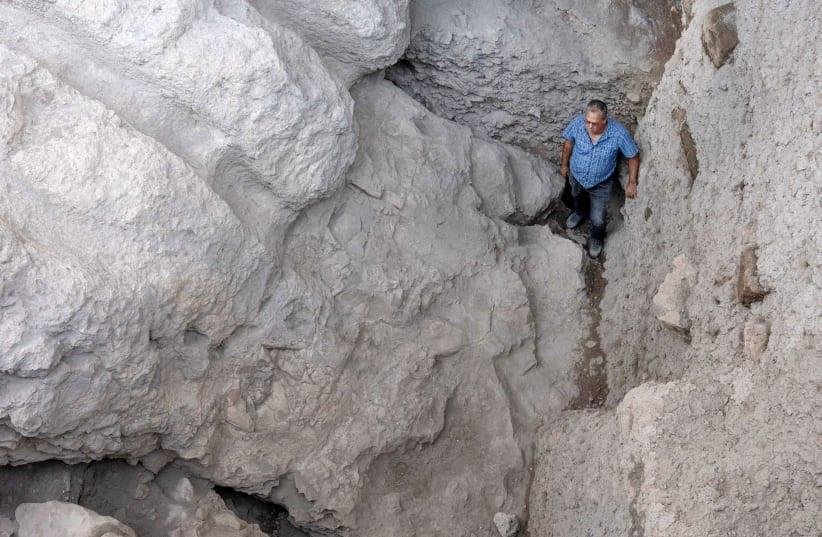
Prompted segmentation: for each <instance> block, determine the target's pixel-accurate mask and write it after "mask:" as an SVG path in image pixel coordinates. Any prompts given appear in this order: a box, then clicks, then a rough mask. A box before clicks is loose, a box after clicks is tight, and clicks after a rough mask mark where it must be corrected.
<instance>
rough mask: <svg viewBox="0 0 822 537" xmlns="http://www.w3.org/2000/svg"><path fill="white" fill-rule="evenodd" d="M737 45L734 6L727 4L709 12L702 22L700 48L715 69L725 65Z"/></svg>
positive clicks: (737, 37)
mask: <svg viewBox="0 0 822 537" xmlns="http://www.w3.org/2000/svg"><path fill="white" fill-rule="evenodd" d="M738 44H739V36H738V35H737V33H736V6H735V5H734V4H733V3H729V4H725V5H722V6H719V7H717V8H714V9H712V10H711V11H709V12H708V14H707V15H706V16H705V20H703V21H702V46H703V48H704V49H705V53H706V54H707V55H708V57H709V58H710V59H711V62H713V64H714V66H715V67H716V68H717V69H718V68H720V67H722V66H723V65H725V62H727V61H728V58H730V57H731V53H732V52H733V51H734V49H735V48H736V45H738Z"/></svg>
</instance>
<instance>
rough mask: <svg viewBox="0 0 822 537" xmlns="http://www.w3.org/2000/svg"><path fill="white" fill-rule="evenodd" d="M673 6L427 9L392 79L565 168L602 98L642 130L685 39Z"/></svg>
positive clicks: (643, 2) (489, 3)
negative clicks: (593, 103)
mask: <svg viewBox="0 0 822 537" xmlns="http://www.w3.org/2000/svg"><path fill="white" fill-rule="evenodd" d="M678 6H679V2H676V1H673V0H665V1H658V0H631V1H629V2H612V3H602V2H571V1H568V0H551V1H548V2H512V1H507V2H500V1H498V0H455V1H449V2H442V1H440V0H417V1H416V2H414V3H413V4H412V5H411V41H410V46H409V48H408V50H407V51H406V53H405V56H404V58H403V61H401V62H400V63H399V64H398V65H397V66H395V67H393V68H392V69H390V70H389V71H388V77H389V78H390V79H391V80H393V81H395V82H396V83H397V84H398V85H399V86H400V87H402V88H403V89H404V90H406V91H407V92H409V93H410V94H411V95H413V96H414V97H415V98H417V99H418V100H420V101H421V102H423V103H425V104H426V106H428V107H429V108H430V109H431V110H433V111H434V112H435V113H437V114H439V115H441V116H443V117H446V118H449V119H454V120H455V121H457V122H458V123H461V124H464V125H470V126H471V127H473V128H475V129H477V130H478V131H479V132H481V133H483V134H485V135H488V136H491V137H493V138H495V139H498V140H502V141H504V142H508V143H513V144H516V145H518V146H521V147H524V148H527V149H529V150H531V151H533V152H537V153H539V154H541V155H542V156H543V157H547V158H549V159H551V160H554V161H556V160H558V158H559V150H558V148H557V147H556V146H557V142H558V141H559V139H560V135H561V132H562V129H563V128H564V127H565V125H566V124H567V121H568V120H569V119H570V118H571V117H572V116H574V115H575V114H578V113H581V110H582V108H583V106H584V104H585V103H586V102H587V101H588V100H590V99H593V98H600V99H603V100H605V101H607V102H608V103H609V106H610V108H611V110H612V112H613V114H614V115H615V116H616V117H619V118H620V119H621V120H623V121H624V122H626V123H627V124H629V125H634V124H635V123H636V119H637V118H638V116H640V115H641V113H642V111H643V109H644V108H645V104H646V103H647V101H648V98H649V97H650V95H651V92H652V90H653V88H654V86H655V85H656V83H657V81H658V80H659V76H660V75H661V74H662V68H663V64H664V62H665V61H667V59H668V58H669V57H670V55H671V53H672V52H673V48H674V43H675V41H676V38H677V37H678V36H679V32H680V26H681V20H680V19H681V14H680V12H679V11H678V9H679V7H678Z"/></svg>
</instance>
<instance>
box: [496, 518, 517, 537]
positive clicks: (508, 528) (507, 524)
mask: <svg viewBox="0 0 822 537" xmlns="http://www.w3.org/2000/svg"><path fill="white" fill-rule="evenodd" d="M494 525H495V526H496V527H497V531H498V532H499V534H500V535H501V536H502V537H514V536H515V535H516V534H517V530H519V520H517V517H516V516H514V515H511V514H509V513H497V514H495V515H494Z"/></svg>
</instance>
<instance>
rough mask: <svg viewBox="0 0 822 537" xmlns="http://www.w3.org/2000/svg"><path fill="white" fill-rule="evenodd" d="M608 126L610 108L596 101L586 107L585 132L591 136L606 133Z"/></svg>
mask: <svg viewBox="0 0 822 537" xmlns="http://www.w3.org/2000/svg"><path fill="white" fill-rule="evenodd" d="M607 124H608V107H607V106H606V105H605V103H604V102H602V101H599V100H597V99H594V100H593V101H590V102H589V103H588V106H586V107H585V130H587V131H588V134H590V135H591V136H597V135H599V134H602V133H603V132H605V126H606V125H607Z"/></svg>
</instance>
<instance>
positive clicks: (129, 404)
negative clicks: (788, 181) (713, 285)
mask: <svg viewBox="0 0 822 537" xmlns="http://www.w3.org/2000/svg"><path fill="white" fill-rule="evenodd" d="M259 4H263V3H262V2H259ZM278 4H281V5H282V7H283V10H282V12H283V13H286V14H287V12H289V9H297V8H296V7H294V6H298V5H299V3H296V2H283V3H277V2H272V3H271V4H270V5H268V7H267V8H264V6H262V5H260V6H259V7H260V11H257V10H256V9H255V8H254V7H253V6H251V5H249V4H245V3H243V2H231V1H225V2H199V1H198V2H188V1H184V0H180V1H178V2H172V3H171V4H169V3H163V4H162V5H160V4H154V3H151V2H138V3H133V2H129V3H127V4H126V3H122V4H116V5H114V4H113V5H111V6H101V5H98V4H94V5H91V4H86V3H82V2H71V1H69V0H65V1H63V0H60V1H57V2H42V3H37V2H35V3H31V2H7V3H5V4H3V5H2V6H0V43H2V44H0V65H2V66H3V70H2V73H3V76H2V78H0V102H2V103H3V106H4V109H5V110H7V111H8V114H6V115H5V116H4V119H3V120H2V122H0V139H2V140H3V145H2V147H0V191H1V192H2V195H0V229H2V233H0V240H2V243H0V244H2V246H1V247H0V252H2V254H1V255H0V262H2V267H3V269H2V273H1V274H2V278H3V279H2V284H0V300H2V303H3V308H4V312H3V316H2V318H0V349H1V352H0V370H1V371H2V375H3V376H2V386H3V389H2V390H0V417H1V418H2V422H0V441H1V442H0V462H2V463H5V464H21V463H26V462H33V461H39V460H46V459H59V460H63V461H68V462H79V461H89V460H96V459H100V458H125V459H129V460H132V461H137V460H142V461H144V465H145V467H146V468H149V469H151V471H152V472H160V471H161V468H162V467H163V466H164V465H165V464H167V463H168V462H169V460H170V459H175V460H176V461H177V464H178V465H179V466H180V467H184V468H185V469H186V470H187V471H188V472H190V473H192V474H193V475H195V476H199V477H201V478H205V479H209V480H211V481H212V482H214V483H217V484H220V485H224V486H228V487H232V488H235V489H237V490H241V491H244V492H247V493H250V494H254V495H256V496H258V497H262V498H265V499H267V500H269V501H273V502H276V503H279V504H282V505H285V506H286V507H287V508H288V510H289V513H290V515H291V517H292V519H293V520H294V521H295V522H296V523H298V524H300V525H302V526H303V527H305V528H306V529H308V530H311V531H313V532H315V533H322V532H325V533H329V532H332V533H334V534H338V535H382V536H386V537H389V536H392V535H396V536H404V535H411V534H412V533H413V532H414V531H417V532H425V533H426V534H428V535H449V536H454V535H462V534H465V535H470V534H471V533H474V534H475V535H477V536H483V535H493V532H495V531H496V530H495V529H494V527H493V521H492V517H493V514H494V513H496V512H498V511H503V510H504V511H506V512H512V513H522V512H523V511H524V508H525V501H526V498H525V490H526V488H527V487H526V484H527V481H528V479H529V476H528V466H529V464H530V460H531V458H530V457H531V449H530V445H531V444H530V438H531V435H532V432H533V429H534V427H535V426H536V424H537V423H538V421H539V420H540V419H541V417H542V416H545V415H551V414H553V413H556V412H559V411H560V410H561V409H562V408H563V407H564V406H565V405H566V404H567V402H568V401H569V400H571V399H573V398H574V397H575V396H576V394H577V388H576V385H575V382H574V373H573V367H574V361H575V356H576V350H575V347H576V344H577V340H578V339H579V337H581V333H582V332H584V331H586V329H587V324H588V322H589V320H588V317H587V314H586V313H584V312H583V309H582V306H581V304H580V302H581V297H582V285H583V283H582V280H581V278H580V276H579V268H580V265H581V262H582V254H581V250H580V248H579V247H577V246H576V245H574V244H572V243H570V242H568V241H565V240H564V239H561V238H558V237H555V236H553V235H552V234H551V233H550V232H549V231H548V230H547V229H545V228H541V229H528V228H517V227H514V226H512V225H510V224H509V223H506V220H507V221H510V222H517V223H527V222H529V221H530V220H532V219H533V218H534V217H536V216H538V215H540V214H542V213H544V212H545V211H546V210H547V209H549V207H550V205H551V203H552V202H553V201H554V200H555V199H556V198H557V197H558V196H559V194H560V191H561V187H562V182H561V180H560V179H559V177H558V175H557V173H556V170H555V169H554V168H553V167H552V166H551V165H549V164H546V163H544V162H539V161H538V160H536V159H534V158H533V157H530V156H528V155H526V154H525V153H524V152H523V151H521V150H517V149H514V148H510V147H502V146H499V145H498V144H496V143H495V142H490V141H489V140H487V139H485V138H481V137H478V136H476V135H474V134H472V132H471V131H470V130H469V129H468V128H467V127H460V126H458V125H456V124H454V123H452V122H450V121H447V120H444V119H442V118H439V117H437V116H435V115H434V114H432V113H431V112H429V111H427V110H426V109H425V108H424V107H422V105H420V104H419V103H417V102H415V101H414V100H413V99H411V98H410V97H408V96H407V95H406V94H404V93H403V92H402V91H401V90H399V89H398V88H396V87H395V86H394V85H392V84H391V83H389V82H387V81H385V80H383V79H382V77H381V76H380V75H372V76H369V77H366V78H364V79H362V80H359V82H357V83H356V84H354V85H353V86H352V89H351V93H349V91H348V89H347V83H349V82H350V80H349V77H351V76H353V75H352V74H351V73H359V72H363V71H364V70H370V69H372V68H377V67H378V66H379V65H380V64H381V63H382V62H385V61H389V59H388V58H390V57H391V55H392V54H394V53H393V52H379V51H378V49H379V50H388V49H392V46H393V47H400V48H401V47H402V46H403V45H402V44H401V40H402V34H403V32H402V31H400V30H397V31H396V32H394V30H391V31H389V32H388V34H386V36H384V37H379V36H377V37H379V39H377V38H376V37H375V39H377V41H379V42H380V43H382V44H379V43H376V42H375V43H372V44H371V45H368V46H367V47H365V48H364V49H357V50H352V51H351V52H350V54H349V53H345V54H344V55H343V54H342V52H341V50H342V49H341V50H340V51H336V52H339V53H340V54H339V55H337V56H333V55H332V51H331V50H330V48H323V46H324V45H322V44H323V43H333V42H334V36H333V35H331V34H333V32H332V28H337V27H345V26H346V24H344V23H343V22H339V21H337V22H335V23H334V24H331V23H329V25H328V28H329V29H328V30H327V31H328V32H329V34H328V35H325V34H323V35H324V36H325V37H324V39H326V41H322V40H321V39H319V37H318V36H319V35H320V33H322V32H324V31H326V30H324V27H320V26H317V25H314V26H311V31H312V32H315V33H309V32H307V31H306V29H305V28H303V27H300V26H299V25H296V24H295V25H294V28H295V30H296V31H292V30H291V29H290V26H291V25H292V23H293V20H292V19H293V17H292V16H285V15H284V16H283V17H280V18H278V17H277V16H276V13H277V10H276V9H274V7H276V6H277V5H278ZM328 4H329V5H331V4H332V3H328ZM272 6H273V7H272ZM289 6H291V7H289ZM374 6H377V7H374V9H378V8H379V9H383V8H384V9H385V10H388V11H386V13H388V12H390V13H395V14H397V16H398V17H400V16H401V15H402V14H403V10H404V8H403V4H402V3H401V2H397V3H396V4H390V3H388V2H379V3H375V4H374ZM380 6H382V7H380ZM338 7H339V6H338ZM372 7H373V6H372ZM389 8H390V9H389ZM369 9H370V8H369ZM392 10H393V11H392ZM321 12H322V10H321V9H320V10H318V11H317V14H319V13H321ZM345 15H346V16H349V17H350V13H345ZM317 16H319V15H317ZM393 16H394V15H390V17H393ZM386 17H389V15H386ZM390 17H389V18H390ZM359 22H363V21H359ZM337 23H339V24H337ZM335 25H336V26H335ZM400 27H401V24H399V23H398V25H397V27H396V28H400ZM375 35H376V34H375ZM391 35H394V36H395V37H390V36H391ZM349 37H350V38H351V40H352V41H351V42H352V43H356V42H359V41H357V40H358V39H360V38H357V37H355V36H353V35H352V36H349ZM392 39H397V40H399V41H398V43H400V44H397V43H394V45H392V46H388V44H389V43H390V42H391V40H392ZM381 40H384V41H385V43H383V42H382V41H381ZM216 43H219V46H218V45H216ZM311 45H316V46H317V47H318V51H319V54H318V53H317V52H315V50H314V49H313V48H312V46H311ZM372 45H373V46H372ZM336 52H335V53H336ZM332 56H333V58H334V61H336V62H337V63H336V64H334V65H332V62H331V59H330V58H331V57H332ZM498 192H502V193H504V194H498ZM130 493H131V492H130ZM133 494H134V498H135V501H136V500H140V499H141V498H145V497H148V496H147V495H150V494H151V490H150V487H148V482H146V483H142V484H141V486H135V489H134V492H133ZM423 513H424V514H425V515H424V516H423ZM186 531H188V530H186ZM193 531H199V530H196V529H195V530H193ZM184 534H186V533H185V532H184ZM186 535H187V534H186Z"/></svg>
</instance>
